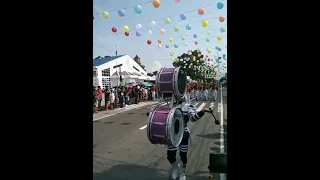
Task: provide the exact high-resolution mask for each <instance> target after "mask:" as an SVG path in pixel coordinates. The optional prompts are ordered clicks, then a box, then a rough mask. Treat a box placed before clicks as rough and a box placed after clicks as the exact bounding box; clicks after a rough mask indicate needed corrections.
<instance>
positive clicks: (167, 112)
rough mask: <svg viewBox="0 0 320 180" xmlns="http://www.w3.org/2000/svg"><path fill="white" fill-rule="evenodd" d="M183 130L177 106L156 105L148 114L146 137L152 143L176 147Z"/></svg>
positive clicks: (179, 110)
mask: <svg viewBox="0 0 320 180" xmlns="http://www.w3.org/2000/svg"><path fill="white" fill-rule="evenodd" d="M183 132H184V120H183V114H182V110H181V109H180V108H178V107H175V108H168V107H158V108H156V109H154V110H153V112H151V113H150V114H149V118H148V124H147V135H148V139H149V141H150V142H151V143H152V144H164V145H168V146H174V147H178V146H179V144H180V143H181V140H182V137H183Z"/></svg>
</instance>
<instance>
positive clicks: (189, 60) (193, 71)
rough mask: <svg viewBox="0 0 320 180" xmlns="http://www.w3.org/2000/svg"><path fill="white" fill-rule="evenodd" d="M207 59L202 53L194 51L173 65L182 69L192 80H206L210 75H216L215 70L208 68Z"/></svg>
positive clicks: (178, 58) (181, 57)
mask: <svg viewBox="0 0 320 180" xmlns="http://www.w3.org/2000/svg"><path fill="white" fill-rule="evenodd" d="M207 59H208V58H207V57H204V55H203V54H202V53H201V51H199V50H194V51H189V52H188V53H184V54H182V55H181V56H178V57H177V58H175V60H174V61H173V63H172V64H173V66H174V67H181V68H182V69H183V70H184V71H185V72H186V74H187V76H190V78H191V79H193V80H197V81H199V80H205V79H206V77H207V76H208V75H211V76H214V75H215V72H214V70H213V68H212V67H209V66H207V63H206V60H207ZM209 60H210V59H209Z"/></svg>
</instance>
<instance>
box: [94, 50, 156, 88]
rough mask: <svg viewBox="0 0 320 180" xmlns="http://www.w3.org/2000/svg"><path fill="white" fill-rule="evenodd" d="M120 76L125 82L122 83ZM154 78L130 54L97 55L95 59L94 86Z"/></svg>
mask: <svg viewBox="0 0 320 180" xmlns="http://www.w3.org/2000/svg"><path fill="white" fill-rule="evenodd" d="M136 57H137V56H136ZM120 76H122V78H123V80H124V81H123V84H121V83H120ZM153 78H154V77H153ZM153 78H152V77H149V76H147V72H146V71H145V70H144V69H142V68H141V67H140V65H139V64H138V63H137V62H136V61H135V60H133V59H132V58H131V57H130V56H129V55H121V56H105V57H97V58H95V59H94V60H93V85H94V86H101V87H103V88H105V87H107V86H108V87H112V86H118V85H124V84H125V83H131V82H135V83H143V82H144V81H145V80H152V79H153Z"/></svg>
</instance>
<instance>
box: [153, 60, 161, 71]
mask: <svg viewBox="0 0 320 180" xmlns="http://www.w3.org/2000/svg"><path fill="white" fill-rule="evenodd" d="M161 68H162V64H161V63H160V61H158V60H155V61H154V63H153V64H152V68H151V72H154V71H159V70H160V69H161Z"/></svg>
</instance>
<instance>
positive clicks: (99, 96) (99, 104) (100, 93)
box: [97, 86, 102, 111]
mask: <svg viewBox="0 0 320 180" xmlns="http://www.w3.org/2000/svg"><path fill="white" fill-rule="evenodd" d="M97 96H98V110H99V111H101V110H102V109H101V101H102V90H101V87H100V86H98V89H97Z"/></svg>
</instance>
